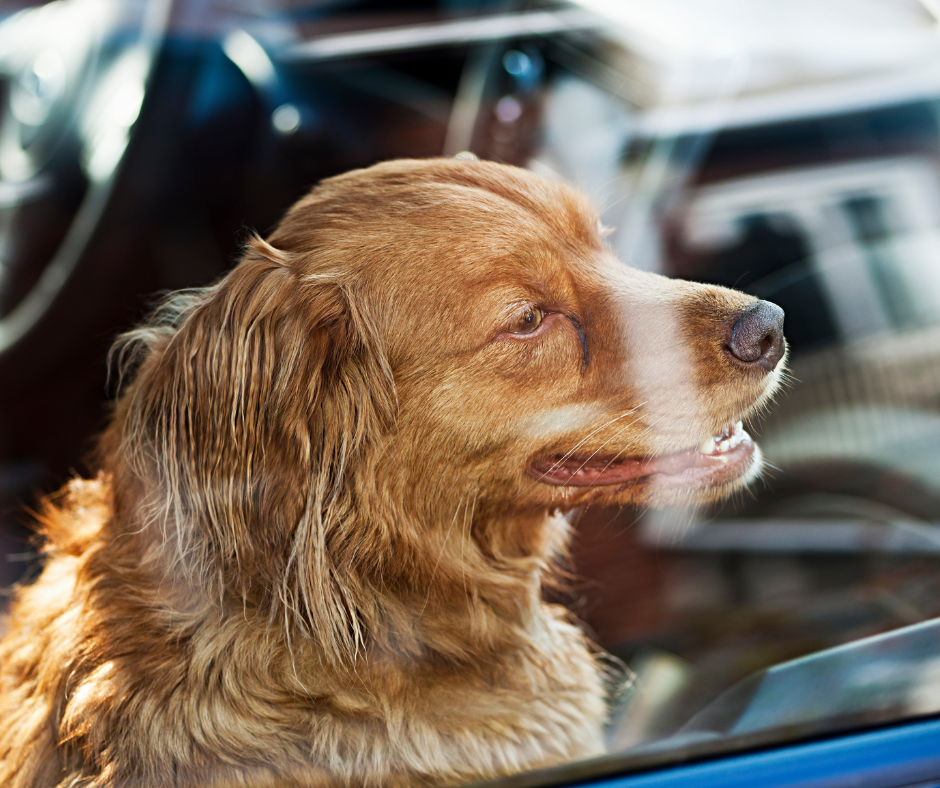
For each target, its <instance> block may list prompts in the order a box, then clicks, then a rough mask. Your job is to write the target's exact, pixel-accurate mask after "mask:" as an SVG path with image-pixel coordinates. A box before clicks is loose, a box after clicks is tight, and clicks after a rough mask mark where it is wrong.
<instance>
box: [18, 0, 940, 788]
mask: <svg viewBox="0 0 940 788" xmlns="http://www.w3.org/2000/svg"><path fill="white" fill-rule="evenodd" d="M78 5H79V4H78V3H76V2H74V0H60V3H54V4H49V6H43V5H42V4H36V5H35V7H29V8H24V10H22V11H21V10H20V9H19V8H16V9H12V8H11V9H10V11H9V13H6V14H5V16H4V17H3V18H2V20H0V68H2V69H4V74H5V88H4V89H5V92H4V94H3V100H4V102H5V106H6V109H5V112H6V115H4V117H3V119H2V120H0V244H2V245H0V253H2V255H3V257H2V259H0V376H2V380H3V385H2V387H0V419H2V422H0V427H2V430H0V505H2V510H0V524H2V526H3V528H2V534H0V538H2V549H3V551H4V553H5V556H6V559H5V561H4V564H5V566H3V567H2V571H0V577H2V579H3V580H4V582H5V583H6V584H7V585H12V584H13V583H14V582H16V581H19V580H21V579H23V578H27V579H28V578H30V577H33V576H35V574H36V573H37V572H38V571H39V568H38V567H39V561H38V553H37V551H36V549H35V545H34V544H33V543H32V542H30V541H29V536H28V533H29V527H30V526H29V525H28V520H29V517H28V516H27V515H25V514H23V512H24V507H31V506H35V505H36V501H37V496H38V495H39V494H41V493H42V492H50V491H52V490H53V489H55V488H56V487H57V486H58V485H60V484H61V483H63V482H64V481H65V480H66V479H67V478H68V477H69V475H70V474H71V473H72V472H73V471H76V470H77V471H78V472H79V473H87V472H88V469H89V467H91V466H90V465H87V464H83V463H84V462H85V460H84V459H83V458H85V457H87V456H88V449H89V446H90V438H91V436H92V435H93V434H94V432H95V431H97V430H99V429H100V428H101V426H102V424H103V423H104V420H105V418H106V413H107V405H106V404H105V403H106V401H107V397H108V394H109V393H111V394H113V392H114V390H115V384H114V382H113V381H111V382H110V383H109V382H108V380H107V364H106V360H105V358H106V352H107V346H108V344H109V343H110V341H111V340H112V339H113V337H114V336H115V335H116V334H117V333H118V332H119V331H120V330H124V329H127V328H128V327H129V326H130V325H132V324H134V323H135V322H136V321H138V320H139V319H140V317H141V315H143V314H144V313H145V312H146V310H147V308H148V305H149V304H151V303H152V301H153V298H154V295H153V294H154V293H156V292H158V291H161V290H163V291H165V290H170V289H178V288H182V287H194V286H200V285H205V284H207V283H208V282H211V281H212V280H214V279H215V278H217V277H218V276H219V275H221V274H222V273H224V272H225V271H226V270H228V269H229V267H230V266H231V263H232V262H233V260H234V258H235V255H236V254H237V250H238V248H239V244H240V243H241V241H242V240H243V239H244V237H245V233H246V228H256V229H257V230H259V231H260V232H262V234H263V233H266V232H267V231H268V230H270V229H271V228H272V227H273V226H274V225H275V223H276V222H277V220H278V218H279V217H280V216H281V215H282V214H283V212H284V211H285V210H286V209H287V208H288V207H289V206H290V205H291V204H292V203H293V201H294V200H295V199H297V198H298V197H299V196H301V195H302V194H303V193H304V192H305V191H306V190H307V189H308V188H309V186H310V185H312V184H313V183H315V182H317V181H319V180H320V179H322V178H324V177H329V176H331V175H335V174H338V173H341V172H344V171H346V170H350V169H353V168H356V167H363V166H368V165H370V164H372V163H374V162H377V161H380V160H386V159H393V158H400V157H415V158H425V157H430V156H437V155H446V156H454V155H457V154H464V153H466V152H470V153H472V154H475V155H476V156H478V157H480V158H482V159H490V160H494V161H499V162H505V163H509V164H515V165H519V166H522V167H526V168H528V169H531V170H533V171H535V172H537V173H540V174H543V175H545V176H547V177H549V178H560V179H563V180H566V181H568V182H570V183H572V184H574V185H575V186H577V187H578V188H580V189H581V190H582V191H583V192H584V193H585V194H587V195H588V196H589V197H590V198H591V199H592V200H593V201H594V202H595V204H596V205H597V206H598V207H599V209H600V215H601V222H602V224H603V225H604V226H605V227H606V228H608V229H609V234H607V235H606V240H605V243H606V244H607V247H608V248H609V249H610V250H611V251H612V252H613V253H615V254H616V255H617V256H618V257H619V258H620V260H622V261H623V262H624V263H627V264H629V265H632V266H634V267H636V268H639V269H642V270H645V271H650V272H656V273H661V274H665V275H668V276H675V277H681V278H684V279H689V280H693V281H697V282H704V283H712V284H718V285H723V286H726V287H733V288H736V289H739V290H742V291H744V292H745V293H748V294H750V295H753V296H756V297H758V298H760V299H765V300H768V301H771V302H774V303H776V304H778V305H779V306H780V307H782V308H783V310H784V311H785V313H786V318H785V335H786V338H787V343H788V346H789V356H788V359H787V370H788V371H787V375H786V377H787V382H786V385H785V387H784V389H783V390H782V391H781V392H780V393H778V394H777V396H776V397H775V399H774V401H773V402H772V403H768V404H767V405H766V407H764V408H763V409H762V412H761V413H760V414H759V415H758V416H757V417H755V418H754V419H753V420H752V421H751V423H750V424H749V425H748V426H749V429H750V430H751V432H752V434H754V435H755V436H756V437H757V438H758V439H759V443H760V446H761V449H762V451H763V453H764V456H765V459H766V467H765V469H764V471H763V474H762V476H761V477H760V478H759V479H757V480H756V481H755V482H754V483H753V484H752V485H750V486H749V488H748V489H747V490H745V491H743V492H739V493H737V494H736V495H735V496H734V497H733V498H731V499H730V500H726V501H721V502H718V503H715V504H710V505H708V506H705V507H696V508H682V507H679V508H668V507H667V508H662V509H648V508H643V507H640V508H630V507H627V508H625V507H614V508H606V507H603V506H591V507H589V508H587V509H586V510H584V511H582V512H579V513H578V514H577V517H576V528H575V536H574V540H573V543H572V547H571V555H570V556H569V557H568V558H566V559H565V565H564V567H563V569H564V572H563V575H564V577H565V578H566V579H565V581H564V582H563V583H560V584H559V587H557V588H556V587H553V588H550V589H546V590H545V592H544V593H545V595H546V597H547V598H550V599H551V600H552V601H559V602H562V603H564V604H566V605H568V606H569V607H571V608H572V609H573V610H574V612H575V615H576V616H577V617H578V619H579V620H580V621H581V622H583V624H584V625H585V627H586V628H587V631H588V632H589V634H590V637H591V638H592V639H593V640H594V641H595V642H596V643H597V645H598V647H599V648H600V649H602V650H603V651H604V652H606V653H608V654H609V655H610V659H609V664H610V675H611V679H610V685H611V712H610V721H609V724H608V726H607V730H606V733H605V736H606V742H605V746H606V748H607V750H608V753H609V754H608V755H605V756H602V757H600V758H599V759H597V760H595V761H592V762H591V763H590V764H589V765H587V766H585V765H578V766H575V767H568V766H561V767H559V770H557V771H555V772H552V771H548V772H544V773H539V774H538V775H535V776H533V777H531V783H532V784H551V783H553V782H559V781H563V780H565V779H569V778H572V777H576V776H591V775H594V776H596V775H601V774H606V773H615V772H622V771H625V770H630V769H632V768H640V767H641V766H644V767H645V766H648V765H650V764H666V763H672V762H677V761H678V760H680V759H686V758H689V757H691V756H692V755H695V756H697V755H700V754H709V753H727V752H734V751H736V750H738V749H741V748H744V747H745V746H752V745H753V743H754V742H761V743H777V742H784V741H792V740H796V739H803V738H806V737H810V736H815V735H819V734H822V733H832V732H836V731H843V730H850V729H857V728H860V727H865V726H872V725H879V724H885V723H888V722H896V721H899V720H907V719H917V718H921V717H924V716H930V715H935V714H937V712H940V691H938V687H940V669H938V664H940V663H938V662H937V660H938V659H940V639H938V625H937V624H936V621H935V619H937V618H938V617H940V571H938V570H940V34H938V32H937V31H938V19H937V18H936V17H935V16H934V12H935V10H936V9H935V8H934V5H933V4H932V3H928V2H926V0H925V2H924V3H923V4H921V3H919V2H914V1H913V0H910V1H908V0H905V2H877V1H876V0H866V1H865V2H859V0H853V2H847V1H845V0H827V1H826V2H818V0H817V1H816V2H808V1H807V2H802V1H801V2H791V3H789V4H787V6H786V8H781V7H779V6H778V5H777V4H774V3H771V2H753V3H750V4H749V5H747V6H746V7H744V8H742V7H741V6H740V4H737V3H733V2H726V1H725V0H708V2H695V3H693V2H684V1H683V0H668V1H667V0H664V1H663V2H659V3H655V4H650V3H648V2H643V0H636V2H634V1H633V0H629V1H628V0H621V1H619V2H612V1H611V2H604V0H581V1H580V2H570V3H551V4H546V3H516V4H502V3H498V4H497V3H459V2H453V3H431V2H428V3H411V4H401V5H400V7H398V6H397V5H396V7H395V8H394V9H393V8H391V7H386V6H385V5H383V4H371V3H358V4H357V3H341V2H337V3H305V2H290V3H283V4H279V5H276V6H275V5H273V4H272V5H270V6H264V7H259V8H257V9H255V8H247V7H246V6H245V5H244V4H239V3H218V4H214V5H213V4H208V5H206V6H205V7H202V6H199V7H196V5H197V4H190V3H186V2H182V3H180V4H179V7H178V8H177V9H176V11H175V12H174V13H173V14H170V13H169V11H168V8H165V7H164V6H162V5H160V6H159V7H158V5H159V4H156V3H142V4H139V5H134V4H131V5H133V11H125V12H122V13H125V16H121V17H120V19H118V18H117V17H114V18H111V17H107V18H105V17H104V16H102V17H101V18H100V19H99V18H97V17H95V20H97V21H95V22H94V24H92V23H91V22H88V17H82V19H83V20H84V21H83V22H82V23H81V24H83V25H86V27H84V28H82V30H84V31H85V32H86V33H87V38H88V41H87V42H85V44H82V45H81V46H84V49H81V46H80V44H81V41H78V37H77V36H71V35H68V33H69V32H70V31H71V30H77V29H78V27H74V28H73V27H69V24H70V22H69V20H70V19H71V17H69V16H68V14H69V13H73V11H74V7H76V6H78ZM24 6H25V4H24ZM106 6H107V7H108V8H110V9H111V11H113V10H114V9H113V8H112V7H111V6H109V5H108V4H107V3H103V4H101V6H100V7H101V8H105V7H106ZM96 7H97V6H96ZM128 7H130V6H128ZM49 8H52V11H49V10H48V9H49ZM82 8H84V7H82ZM57 9H58V10H57ZM62 9H65V12H63V10H62ZM70 9H71V10H70ZM14 11H15V12H17V13H14ZM42 13H45V14H46V16H45V17H42V16H41V14H42ZM148 13H149V15H148ZM29 14H33V16H29ZM56 14H58V15H59V16H58V17H56ZM161 14H162V15H161ZM53 17H56V19H57V21H55V20H53ZM27 19H28V20H29V22H28V25H27V24H26V22H24V20H27ZM63 20H64V21H63ZM93 21H94V20H93ZM75 24H76V25H78V23H75ZM95 25H98V26H95ZM27 30H28V32H29V35H30V36H32V38H30V39H29V40H30V41H33V39H35V41H40V42H41V40H43V36H47V35H48V40H49V41H52V42H53V44H55V47H59V48H58V49H55V47H52V48H51V49H48V51H50V52H52V51H53V49H55V52H60V51H61V52H64V53H65V54H64V55H61V56H60V55H49V56H48V57H47V58H46V60H45V61H42V60H41V59H36V58H37V53H39V54H40V55H41V54H42V51H46V50H43V49H42V47H41V46H39V45H38V44H36V43H35V41H33V43H31V44H28V42H27V43H24V42H25V41H26V38H25V37H24V36H25V35H26V34H25V33H24V32H23V31H27ZM10 31H17V32H16V33H15V34H14V33H11V32H10ZM47 31H52V32H49V33H48V34H47ZM53 33H54V35H53ZM4 35H6V36H7V38H4V37H3V36H4ZM14 35H15V36H16V38H15V41H16V46H14V45H13V44H12V43H10V44H9V46H8V47H6V48H4V46H3V42H4V41H7V42H8V43H9V42H12V41H14V38H13V37H12V36H14ZM55 36H58V38H55ZM59 39H61V40H62V41H63V42H65V43H62V45H61V46H59V44H57V43H56V42H57V41H59ZM76 41H78V43H76ZM834 42H836V43H837V45H836V44H834ZM29 47H32V48H29ZM25 49H29V57H30V58H32V59H30V60H29V61H28V64H27V65H28V67H27V65H24V63H26V62H27V61H26V59H24V58H25V55H24V56H23V57H19V55H16V52H20V50H23V51H25ZM17 58H19V59H17ZM55 58H58V60H56V59H55ZM69 58H71V60H69ZM73 83H74V84H73ZM109 91H110V92H109ZM62 96H74V97H75V100H74V102H73V103H72V104H69V103H68V102H64V103H62V102H60V99H61V97H62ZM96 96H97V97H98V98H96ZM115 97H117V98H115ZM96 101H98V104H96V103H95V102H96ZM108 102H110V103H108ZM99 105H100V106H99ZM102 107H103V109H102ZM108 107H111V109H110V110H109V109H108ZM115 108H116V109H115ZM112 110H113V111H112ZM122 111H123V112H124V115H121V112H122ZM108 112H111V114H112V115H114V117H113V118H112V117H111V115H108ZM43 113H46V114H43ZM51 113H60V114H58V115H53V114H51ZM101 118H104V119H105V120H104V121H102V125H101V127H100V128H99V127H97V126H95V123H96V122H98V120H100V119H101ZM108 118H111V120H113V121H114V122H113V123H111V124H110V125H107V124H106V123H105V121H108ZM115 118H116V120H115ZM108 122H110V121H108ZM83 124H84V125H83ZM106 125H107V127H105V126H106ZM17 168H19V169H17ZM119 175H120V176H121V178H118V176H119ZM53 186H54V187H55V188H52V187H53ZM116 208H118V209H121V208H123V209H124V210H123V212H122V211H121V210H116ZM56 266H58V267H56ZM50 272H51V273H50ZM56 272H59V273H56ZM105 281H106V282H109V283H110V284H108V286H107V287H104V286H102V285H100V284H99V283H100V282H105ZM90 282H91V283H93V284H89V283H90ZM29 310H33V311H29ZM108 387H110V388H108ZM3 389H5V390H3ZM690 754H691V755H690ZM514 784H515V783H514Z"/></svg>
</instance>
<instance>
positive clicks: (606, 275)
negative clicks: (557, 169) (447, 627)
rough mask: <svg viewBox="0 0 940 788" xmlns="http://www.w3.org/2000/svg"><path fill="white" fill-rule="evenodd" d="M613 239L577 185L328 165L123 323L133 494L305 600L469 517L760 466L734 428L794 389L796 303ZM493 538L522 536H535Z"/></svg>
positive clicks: (120, 489) (323, 601)
mask: <svg viewBox="0 0 940 788" xmlns="http://www.w3.org/2000/svg"><path fill="white" fill-rule="evenodd" d="M602 235H603V232H602V228H601V227H600V224H599V221H598V215H597V213H596V211H595V209H594V208H593V207H592V206H591V205H590V204H589V203H588V202H587V201H586V200H585V199H584V198H583V197H581V196H580V195H579V194H577V193H576V192H574V191H573V190H572V189H570V188H568V187H566V186H564V185H563V184H561V183H559V182H555V181H549V180H546V179H543V178H540V177H537V176H535V175H533V174H531V173H529V172H526V171H524V170H520V169H516V168H511V167H505V166H501V165H497V164H491V163H485V162H473V161H458V160H432V161H398V162H390V163H387V164H381V165H378V166H376V167H372V168H370V169H367V170H360V171H356V172H351V173H348V174H346V175H342V176H339V177H337V178H332V179H330V180H327V181H325V182H323V183H322V184H321V185H319V186H318V187H317V188H315V189H314V190H313V191H312V192H311V193H310V194H309V195H308V196H307V197H305V198H304V199H302V200H301V201H300V202H298V203H297V204H296V205H295V206H294V207H293V208H292V209H291V210H290V211H289V212H288V214H287V216H286V217H285V218H284V220H283V221H282V223H281V224H280V226H279V227H278V228H277V229H276V230H275V232H274V233H273V234H272V235H271V236H270V238H269V239H268V240H267V241H261V240H255V241H254V242H252V243H251V244H250V245H249V247H248V248H247V249H246V251H245V253H244V258H243V260H242V262H241V263H240V265H239V266H238V267H237V268H236V269H235V270H234V271H232V273H230V274H229V275H228V276H227V277H226V278H225V279H224V280H222V281H221V282H220V283H219V284H217V285H215V286H214V287H211V288H208V289H206V290H202V291H198V292H193V293H190V294H184V295H182V296H178V297H176V298H175V299H173V300H171V301H170V302H169V303H168V306H167V307H165V308H164V310H163V311H162V312H161V313H159V314H158V315H157V318H156V319H155V321H154V323H153V324H152V325H151V326H149V327H148V328H144V329H141V330H139V331H138V332H135V333H134V334H132V335H130V340H129V343H128V344H126V345H125V347H131V346H141V347H144V348H145V352H144V353H143V354H142V361H141V362H140V367H139V370H138V372H137V374H136V377H135V380H134V382H133V383H132V384H131V385H130V387H129V388H128V391H127V392H126V393H125V395H124V397H123V398H122V400H121V404H120V405H119V408H118V413H117V418H116V420H115V426H114V427H113V428H112V431H111V433H110V434H109V437H108V438H107V441H106V446H107V450H108V453H109V455H110V457H111V460H110V461H109V462H110V465H111V466H112V472H113V473H114V474H115V475H116V477H117V476H118V475H121V474H123V478H122V479H117V478H116V482H117V483H116V491H117V502H116V503H117V506H118V509H119V512H120V510H121V507H122V506H123V507H124V509H125V510H127V509H129V508H131V507H133V508H134V509H135V511H138V512H143V513H144V515H137V519H138V520H139V519H140V518H141V517H142V516H143V517H144V518H145V519H146V518H148V517H149V519H151V520H157V519H159V520H160V521H161V522H163V523H164V525H165V529H164V534H165V536H164V538H167V537H166V535H167V534H169V536H170V537H174V538H176V539H177V540H178V542H179V544H180V546H181V550H182V551H183V554H184V555H190V556H191V557H192V558H193V560H194V561H195V562H196V563H200V562H202V563H211V564H212V566H215V567H216V568H218V569H219V572H220V577H221V578H222V582H223V583H224V584H226V585H231V584H232V583H235V584H236V585H238V586H239V588H240V590H241V592H242V594H243V595H244V594H249V593H250V589H248V588H247V587H246V583H247V585H249V586H250V585H252V583H254V586H255V588H265V587H267V588H280V589H284V588H285V587H284V585H283V584H282V581H283V576H284V572H285V566H286V567H288V568H291V567H292V570H291V571H295V572H300V573H308V574H309V577H308V578H307V582H303V583H299V584H298V586H297V588H299V589H301V590H300V591H296V593H302V594H306V595H308V596H310V597H311V598H310V599H304V600H299V601H298V600H284V601H285V604H287V605H292V604H293V605H308V606H309V605H314V606H326V607H329V606H330V605H332V604H334V601H331V600H334V599H335V598H336V597H337V595H338V596H339V598H340V602H339V603H335V604H339V605H340V607H343V605H342V597H343V595H346V594H352V593H355V589H353V590H350V589H349V588H348V584H346V583H339V584H335V585H334V586H333V587H331V586H330V583H329V582H327V583H324V582H322V581H321V580H319V579H318V580H314V578H322V577H329V576H330V571H329V570H330V569H331V568H333V569H335V568H336V567H337V566H339V567H340V568H341V567H342V565H343V563H344V562H357V561H358V562H363V561H365V562H367V563H368V562H372V563H373V564H374V565H375V566H376V567H378V566H379V564H382V566H381V567H380V569H381V572H382V576H383V578H385V579H386V580H387V578H388V577H389V575H386V574H385V572H386V570H388V571H390V572H392V573H393V574H394V571H393V570H396V569H399V570H400V569H402V567H411V568H413V569H414V570H415V571H418V569H417V567H416V564H419V563H420V562H419V561H418V560H417V559H416V558H415V556H416V555H418V554H420V552H421V549H422V548H421V546H420V542H421V541H422V539H424V540H425V541H429V542H431V543H434V544H439V543H440V541H441V539H443V537H442V536H440V534H439V535H438V536H434V535H433V533H436V531H441V532H442V533H443V531H444V530H446V529H447V528H448V524H449V526H450V528H453V527H454V522H456V521H459V522H460V523H461V524H462V523H463V522H464V521H467V522H469V521H473V520H474V519H477V520H481V519H482V520H487V519H488V520H489V521H490V522H492V521H494V520H499V521H500V522H508V521H509V520H510V519H511V520H512V521H513V522H517V523H526V522H532V523H537V522H538V518H539V517H544V513H545V512H546V510H548V509H553V508H562V509H563V508H570V507H574V506H577V505H579V504H581V503H584V502H586V501H588V500H592V499H597V498H600V499H603V500H606V501H611V502H615V503H661V502H675V501H707V500H711V499H714V498H716V497H719V496H722V495H726V494H727V493H729V492H730V491H732V490H734V489H736V488H738V487H740V486H742V485H744V484H746V483H747V482H748V481H749V480H750V479H752V478H753V477H754V476H755V475H756V474H757V473H758V471H759V467H760V454H759V451H758V449H757V447H756V446H755V444H754V443H753V441H752V440H751V439H750V438H749V437H748V435H747V433H746V432H744V430H743V428H742V426H741V424H740V422H741V420H742V419H745V418H747V417H748V416H749V415H750V414H752V413H753V412H754V411H755V409H757V408H759V407H760V406H761V404H762V403H764V402H766V401H767V399H768V398H769V397H770V396H771V394H772V392H773V391H774V389H775V388H776V386H777V385H778V382H779V379H780V376H781V366H782V364H781V360H782V357H783V355H784V348H785V346H784V341H783V336H782V333H781V320H782V313H781V312H780V310H779V309H778V308H776V307H774V306H773V305H770V304H767V303H765V302H759V301H757V300H756V299H754V298H752V297H750V296H747V295H744V294H741V293H738V292H734V291H731V290H727V289H724V288H719V287H712V286H707V285H701V284H693V283H689V282H683V281H676V280H670V279H667V278H664V277H661V276H658V275H654V274H650V273H645V272H641V271H638V270H635V269H631V268H629V267H627V266H625V265H623V264H622V263H621V262H619V261H617V260H616V259H615V258H614V257H613V256H612V255H611V253H610V252H609V251H608V250H607V249H606V248H605V246H604V243H603V240H602ZM121 469H124V470H121ZM132 499H133V500H132ZM471 506H472V514H471V513H470V512H469V510H470V507H471ZM461 507H463V511H462V510H461ZM455 512H462V513H460V514H459V515H458V514H455ZM194 522H199V523H201V525H200V526H199V529H198V535H194V533H192V532H190V530H188V529H189V526H186V525H184V524H186V523H194ZM402 523H409V525H408V526H407V527H405V526H403V525H402ZM143 524H146V523H143ZM468 527H469V526H468ZM422 530H423V531H425V532H426V533H424V534H422ZM428 533H432V535H431V536H428ZM447 533H449V531H448V532H447ZM523 534H525V536H523ZM489 538H490V540H491V547H492V540H493V539H496V540H497V541H498V542H500V546H499V551H500V552H501V553H503V554H513V553H515V554H518V555H523V554H528V553H531V552H533V551H537V550H538V544H537V543H538V541H539V538H540V537H539V536H538V534H537V527H536V528H534V529H532V528H529V529H527V528H525V527H523V526H519V528H518V531H514V530H512V528H510V529H509V530H506V529H504V530H503V531H502V532H501V535H500V536H499V537H498V538H497V537H493V536H492V534H491V535H490V537H489ZM435 539H437V541H436V542H435ZM455 542H456V540H455ZM442 549H443V548H442ZM492 549H494V550H495V549H496V548H492ZM377 556H382V557H381V558H379V557H377ZM275 557H277V560H275ZM438 560H440V559H438ZM426 563H430V562H426ZM389 567H391V569H389ZM435 569H436V567H435ZM246 577H247V578H249V580H248V581H246V580H245V578H246ZM318 583H319V585H318ZM281 593H282V594H287V595H289V594H291V593H294V591H291V590H282V592H281ZM314 597H316V598H314ZM344 609H345V608H344ZM349 626H352V627H355V622H354V621H353V622H349Z"/></svg>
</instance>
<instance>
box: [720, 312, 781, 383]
mask: <svg viewBox="0 0 940 788" xmlns="http://www.w3.org/2000/svg"><path fill="white" fill-rule="evenodd" d="M727 347H728V351H729V352H730V353H731V355H732V356H734V357H735V358H736V359H738V361H743V362H744V363H745V364H748V365H752V364H754V365H757V366H759V367H762V368H763V369H765V370H767V371H768V372H770V371H771V370H772V369H773V368H774V367H776V366H777V363H778V362H779V361H780V359H781V358H783V353H784V350H785V348H786V345H785V344H784V341H783V310H782V309H781V308H780V307H779V306H777V305H776V304H772V303H770V301H758V302H757V304H756V305H755V306H753V307H752V308H751V309H749V310H748V311H747V312H745V313H744V314H743V315H741V316H740V317H739V318H738V320H737V322H736V323H735V324H734V326H733V327H732V329H731V339H730V340H729V341H728V345H727Z"/></svg>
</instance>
